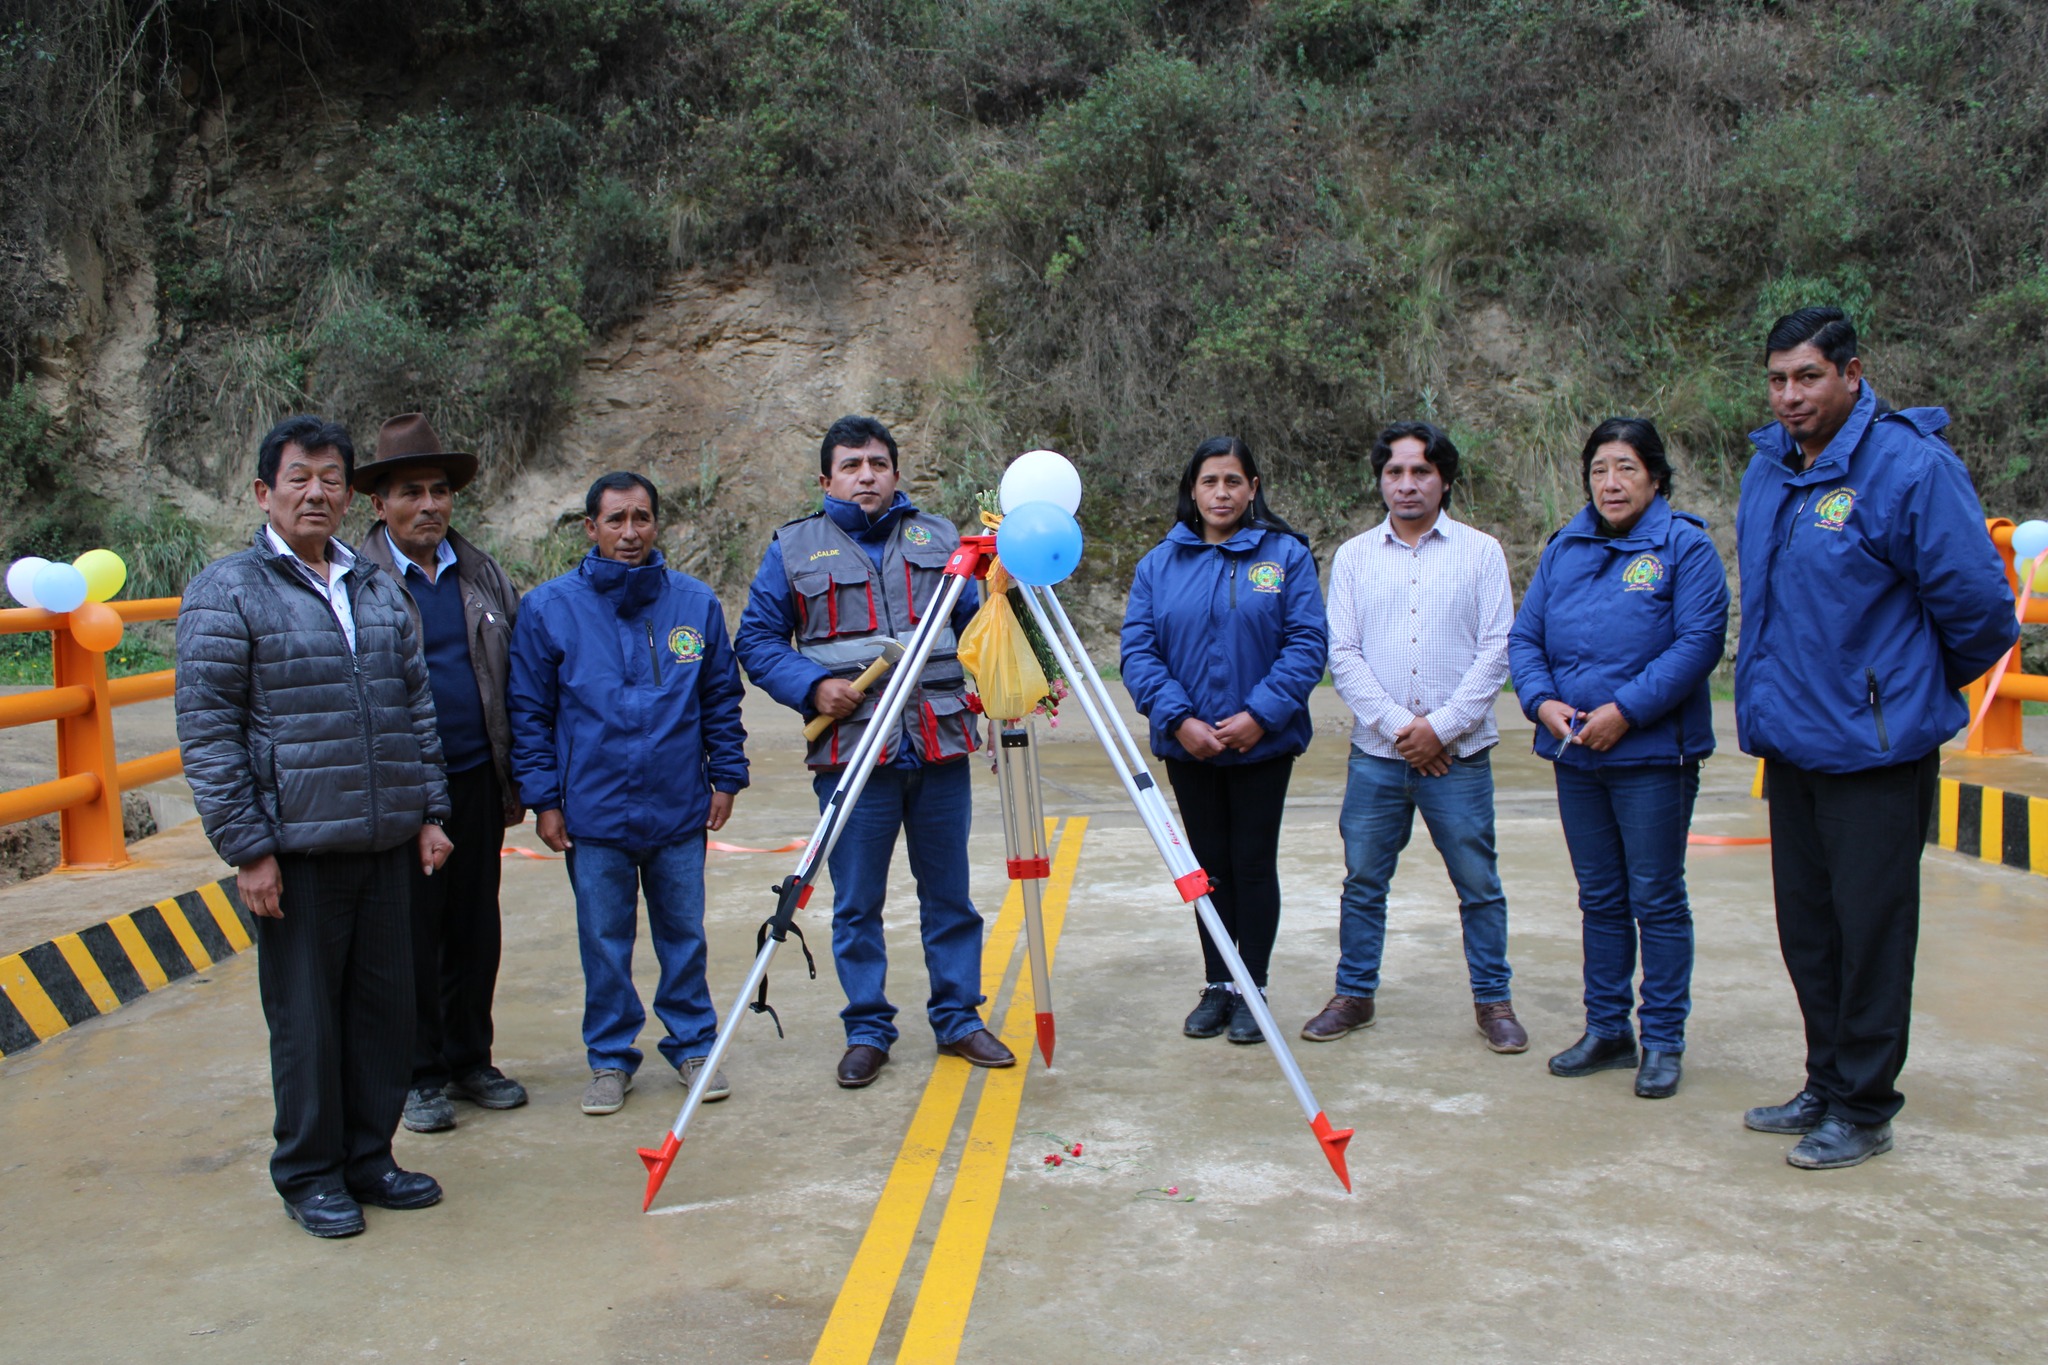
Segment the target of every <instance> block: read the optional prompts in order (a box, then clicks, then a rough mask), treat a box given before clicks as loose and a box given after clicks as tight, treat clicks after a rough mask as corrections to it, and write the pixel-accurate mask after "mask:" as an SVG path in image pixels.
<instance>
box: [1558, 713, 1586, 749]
mask: <svg viewBox="0 0 2048 1365" xmlns="http://www.w3.org/2000/svg"><path fill="white" fill-rule="evenodd" d="M1585 723H1586V716H1585V713H1584V712H1583V711H1580V710H1577V709H1576V708H1574V709H1573V711H1572V723H1571V724H1570V725H1569V726H1567V727H1566V728H1565V732H1564V741H1563V742H1564V743H1566V744H1570V743H1573V742H1574V741H1576V740H1577V739H1578V735H1579V727H1580V726H1582V725H1584V724H1585Z"/></svg>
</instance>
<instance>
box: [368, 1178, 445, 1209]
mask: <svg viewBox="0 0 2048 1365" xmlns="http://www.w3.org/2000/svg"><path fill="white" fill-rule="evenodd" d="M349 1193H350V1194H353V1195H354V1196H355V1197H356V1198H357V1199H358V1200H359V1201H361V1202H362V1203H365V1204H374V1205H376V1206H377V1207H378V1208H380V1209H423V1208H426V1207H427V1206H429V1205H431V1204H438V1203H440V1202H441V1182H440V1181H438V1180H436V1179H434V1177H432V1176H430V1175H421V1174H420V1173H419V1172H418V1171H400V1170H396V1169H394V1170H389V1171H386V1172H384V1174H383V1175H381V1176H379V1177H377V1181H376V1183H375V1184H373V1185H367V1186H365V1187H363V1188H362V1189H359V1190H350V1191H349Z"/></svg>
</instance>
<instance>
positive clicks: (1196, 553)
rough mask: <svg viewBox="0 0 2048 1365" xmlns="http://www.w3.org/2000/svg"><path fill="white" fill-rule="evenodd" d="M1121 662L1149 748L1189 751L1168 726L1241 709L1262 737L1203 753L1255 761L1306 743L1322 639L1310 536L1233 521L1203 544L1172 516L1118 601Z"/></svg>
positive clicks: (1325, 646) (1326, 634) (1324, 630)
mask: <svg viewBox="0 0 2048 1365" xmlns="http://www.w3.org/2000/svg"><path fill="white" fill-rule="evenodd" d="M1122 645H1123V659H1122V668H1123V676H1124V686H1125V687H1126V688H1128V689H1129V690H1130V693H1131V700H1132V701H1133V702H1135V703H1136V704H1137V707H1138V710H1139V711H1140V712H1142V713H1143V714H1144V715H1145V717H1146V718H1147V719H1148V720H1149V721H1150V722H1151V726H1152V752H1153V753H1155V754H1157V755H1159V756H1160V757H1161V758H1176V759H1184V760H1188V761H1190V762H1192V761H1193V758H1194V756H1193V755H1192V754H1190V753H1188V751H1187V750H1186V749H1184V748H1182V747H1181V743H1180V741H1179V740H1178V739H1176V738H1175V737H1174V731H1175V730H1176V729H1178V728H1179V727H1180V723H1181V722H1182V721H1184V720H1186V719H1187V718H1188V717H1189V716H1195V717H1197V718H1199V719H1201V720H1205V721H1208V722H1209V723H1210V724H1214V723H1215V722H1217V721H1220V720H1224V719H1227V718H1228V717H1230V716H1234V715H1236V714H1237V713H1238V712H1240V711H1249V712H1250V713H1251V716H1252V719H1254V720H1256V721H1257V722H1258V723H1259V725H1260V727H1261V728H1263V729H1264V730H1265V732H1266V737H1265V738H1264V739H1262V740H1260V741H1259V742H1258V744H1256V745H1255V746H1253V747H1252V749H1251V750H1250V752H1248V753H1239V752H1237V751H1236V750H1235V749H1226V750H1225V751H1224V752H1223V753H1221V754H1219V755H1217V756H1216V757H1215V758H1212V759H1209V760H1208V761H1209V762H1211V763H1216V764H1220V765H1230V764H1237V763H1257V762H1260V761H1262V760H1264V759H1268V758H1278V757H1280V756H1281V755H1283V754H1298V753H1300V752H1301V751H1302V750H1304V749H1306V748H1308V742H1309V737H1310V736H1311V735H1312V734H1313V733H1314V731H1315V726H1314V724H1313V723H1312V722H1311V721H1310V719H1309V714H1308V696H1309V693H1310V691H1312V690H1313V689H1314V687H1315V685H1316V684H1317V683H1318V682H1320V681H1322V677H1323V669H1324V665H1325V664H1326V662H1327V661H1328V657H1329V649H1330V628H1329V623H1328V622H1327V621H1326V620H1325V619H1324V616H1323V592H1322V588H1321V587H1320V586H1319V585H1318V584H1317V582H1316V564H1315V559H1314V557H1313V556H1311V555H1310V554H1309V552H1308V547H1307V546H1305V545H1303V544H1302V543H1301V542H1300V541H1299V540H1297V539H1295V538H1294V537H1293V536H1291V535H1287V534H1286V533H1284V532H1281V531H1272V530H1265V529H1261V528H1258V527H1240V528H1239V529H1238V531H1237V533H1236V534H1234V535H1233V536H1231V538H1230V539H1229V540H1226V541H1224V542H1223V543H1222V544H1220V545H1211V544H1209V543H1208V542H1206V541H1204V540H1203V539H1202V537H1201V536H1199V535H1197V534H1196V533H1195V532H1193V531H1190V530H1189V529H1188V528H1187V527H1186V526H1185V525H1182V524H1180V523H1178V522H1176V523H1175V524H1174V527H1173V529H1172V530H1171V531H1169V532H1167V534H1166V539H1165V540H1162V541H1161V542H1160V543H1159V544H1158V545H1157V546H1156V547H1154V548H1153V549H1152V550H1151V551H1150V552H1149V553H1148V554H1147V555H1146V556H1145V557H1144V558H1143V559H1141V560H1139V561H1138V568H1137V572H1136V573H1135V574H1134V575H1133V576H1132V579H1131V598H1130V604H1129V605H1128V606H1127V607H1126V608H1125V610H1124V629H1123V640H1122Z"/></svg>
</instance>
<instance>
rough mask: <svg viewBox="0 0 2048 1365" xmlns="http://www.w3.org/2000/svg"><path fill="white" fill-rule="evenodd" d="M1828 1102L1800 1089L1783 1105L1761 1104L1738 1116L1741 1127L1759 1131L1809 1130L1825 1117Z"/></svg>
mask: <svg viewBox="0 0 2048 1365" xmlns="http://www.w3.org/2000/svg"><path fill="white" fill-rule="evenodd" d="M1827 1113H1828V1102H1827V1101H1826V1100H1824V1099H1822V1098H1821V1097H1820V1096H1818V1095H1816V1094H1814V1093H1813V1092H1812V1091H1811V1090H1802V1091H1800V1092H1799V1093H1798V1094H1796V1095H1794V1096H1793V1097H1792V1098H1791V1099H1789V1100H1786V1101H1785V1102H1784V1103H1783V1104H1763V1105H1758V1106H1757V1107H1756V1108H1754V1109H1751V1110H1749V1111H1748V1112H1746V1113H1745V1114H1743V1116H1742V1126H1743V1127H1745V1128H1748V1129H1751V1130H1753V1131H1755V1132H1759V1133H1800V1134H1804V1133H1810V1132H1812V1131H1813V1130H1814V1129H1816V1128H1818V1127H1820V1121H1821V1120H1822V1119H1824V1118H1826V1117H1827Z"/></svg>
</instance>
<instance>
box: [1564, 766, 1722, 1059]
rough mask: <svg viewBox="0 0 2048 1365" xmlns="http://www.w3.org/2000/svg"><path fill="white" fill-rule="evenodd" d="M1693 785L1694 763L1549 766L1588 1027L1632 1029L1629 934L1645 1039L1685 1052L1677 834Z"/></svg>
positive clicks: (1620, 1033)
mask: <svg viewBox="0 0 2048 1365" xmlns="http://www.w3.org/2000/svg"><path fill="white" fill-rule="evenodd" d="M1699 790H1700V765H1699V764H1697V763H1658V764H1651V765H1646V766H1643V767H1621V768H1590V769H1588V768H1578V767H1573V766H1571V765H1569V764H1564V763H1560V764H1558V765H1557V813H1558V814H1559V815H1560V816H1562V817H1563V819H1564V841H1565V846H1566V847H1567V848H1569V849H1570V850H1571V858H1572V871H1573V872H1574V873H1576V874H1577V876H1578V879H1579V914H1580V915H1581V916H1583V918H1584V926H1585V927H1584V931H1583V932H1584V935H1585V945H1586V1032H1588V1033H1590V1034H1592V1035H1593V1036H1594V1037H1595V1038H1626V1037H1629V1036H1630V1030H1629V1019H1628V1016H1629V1010H1630V1008H1631V1007H1632V1006H1633V1005H1634V1004H1635V991H1634V989H1633V988H1634V984H1635V975H1636V942H1637V939H1638V937H1639V936H1640V938H1641V941H1642V954H1643V1004H1642V1009H1641V1010H1640V1011H1639V1013H1638V1017H1639V1018H1640V1020H1641V1022H1642V1039H1643V1046H1644V1047H1645V1048H1647V1049H1649V1050H1650V1051H1652V1052H1683V1051H1685V1016H1686V1015H1687V1014H1688V1013H1690V1012H1691V1009H1692V907H1691V905H1690V904H1688V903H1687V901H1686V898H1685V835H1686V831H1687V830H1688V829H1690V828H1691V827H1692V805H1693V800H1694V798H1695V797H1697V796H1698V795H1699Z"/></svg>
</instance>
